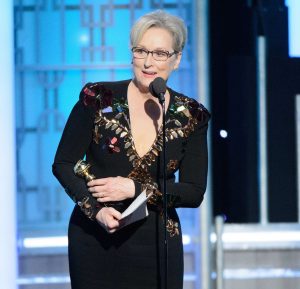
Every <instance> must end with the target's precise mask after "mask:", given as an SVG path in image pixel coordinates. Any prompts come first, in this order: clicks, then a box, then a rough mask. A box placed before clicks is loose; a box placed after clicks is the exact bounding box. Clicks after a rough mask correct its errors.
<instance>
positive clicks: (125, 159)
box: [53, 80, 209, 289]
mask: <svg viewBox="0 0 300 289" xmlns="http://www.w3.org/2000/svg"><path fill="white" fill-rule="evenodd" d="M129 83H130V80H126V81H120V82H104V83H89V84H87V85H86V86H85V87H84V88H83V90H82V91H81V93H80V99H79V101H78V102H77V103H76V105H75V106H74V108H73V110H72V112H71V114H70V116H69V119H68V121H67V124H66V127H65V129H64V132H63V135H62V138H61V141H60V144H59V147H58V149H57V153H56V156H55V161H54V164H53V173H54V175H55V176H56V177H57V178H58V180H59V181H60V183H61V184H62V186H63V187H64V188H65V190H66V192H67V193H68V194H69V196H70V197H71V198H72V199H73V200H74V202H76V205H75V208H74V210H73V213H72V216H71V219H70V224H69V232H68V236H69V267H70V276H71V284H72V288H73V289H135V288H136V289H159V288H164V287H163V286H164V280H163V279H164V272H163V270H164V229H163V217H162V193H161V183H162V159H161V157H160V155H161V149H162V131H161V130H159V132H158V135H157V137H156V140H155V141H154V143H153V144H152V146H151V148H150V149H149V151H148V153H147V154H146V155H145V156H143V157H139V156H138V154H137V152H136V150H135V147H134V142H133V138H132V135H131V133H130V119H129V111H128V103H127V90H128V85H129ZM168 90H169V92H170V95H171V98H170V104H169V107H168V110H167V114H166V141H167V142H166V149H167V153H166V163H167V192H168V206H169V212H168V216H169V219H168V221H167V228H168V229H167V230H168V247H169V248H168V249H169V250H168V256H169V259H168V264H169V271H168V288H170V289H182V286H183V246H182V238H181V237H182V236H181V228H180V223H179V220H178V216H177V213H176V210H175V208H176V207H198V206H199V205H200V204H201V202H202V200H203V195H204V192H205V188H206V178H207V140H206V134H207V126H208V120H209V113H208V111H207V110H206V109H205V108H204V107H203V106H202V105H201V104H199V103H198V102H196V101H195V100H193V99H191V98H188V97H186V96H184V95H182V94H180V93H177V92H175V91H173V90H171V89H170V88H168ZM84 156H85V157H86V162H88V163H89V164H91V170H92V173H93V174H94V175H95V176H97V177H99V178H101V177H114V176H123V177H129V178H131V179H133V180H134V184H135V196H137V195H138V194H139V193H141V191H142V190H144V189H145V188H146V189H147V190H151V191H153V195H152V197H151V198H150V199H149V200H148V202H147V206H148V210H149V216H148V217H147V218H145V219H143V220H141V221H138V222H136V223H133V224H131V225H128V226H126V227H124V228H122V229H120V230H119V231H117V232H115V233H113V234H109V233H106V231H105V230H104V229H103V228H102V227H101V226H100V225H99V224H98V223H97V222H96V221H94V217H95V215H96V214H97V212H98V211H99V210H100V206H99V203H98V202H97V201H96V200H95V199H94V198H93V197H92V196H91V194H90V193H89V192H88V190H87V187H86V183H85V181H84V180H83V179H82V178H80V177H78V176H76V175H75V174H74V172H73V168H74V165H75V164H76V162H77V161H78V160H79V159H82V158H84ZM177 170H179V181H178V183H175V172H176V171H177ZM131 201H132V200H128V201H126V202H124V203H122V204H121V206H117V207H116V208H117V209H118V210H121V211H122V210H123V209H124V208H125V207H126V206H127V205H128V203H129V202H131ZM118 205H120V204H118Z"/></svg>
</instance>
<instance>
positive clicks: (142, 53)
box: [132, 48, 147, 58]
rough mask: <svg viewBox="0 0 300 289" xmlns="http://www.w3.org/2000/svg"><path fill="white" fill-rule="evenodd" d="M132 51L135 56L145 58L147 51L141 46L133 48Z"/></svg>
mask: <svg viewBox="0 0 300 289" xmlns="http://www.w3.org/2000/svg"><path fill="white" fill-rule="evenodd" d="M132 53H133V56H134V57H136V58H145V57H146V56H147V52H146V51H145V50H144V49H142V48H133V49H132Z"/></svg>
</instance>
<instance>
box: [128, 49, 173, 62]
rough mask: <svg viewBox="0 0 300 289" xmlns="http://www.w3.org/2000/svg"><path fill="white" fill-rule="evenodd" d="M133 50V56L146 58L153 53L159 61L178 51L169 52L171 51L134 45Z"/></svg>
mask: <svg viewBox="0 0 300 289" xmlns="http://www.w3.org/2000/svg"><path fill="white" fill-rule="evenodd" d="M131 51H132V54H133V57H135V58H139V59H143V58H146V57H147V56H148V54H149V53H151V54H152V57H153V59H155V60H157V61H166V60H168V59H169V58H170V57H171V56H173V55H175V54H177V53H178V51H173V52H169V51H165V50H153V51H149V50H147V49H145V48H141V47H133V48H132V49H131Z"/></svg>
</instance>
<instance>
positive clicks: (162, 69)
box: [133, 27, 181, 91]
mask: <svg viewBox="0 0 300 289" xmlns="http://www.w3.org/2000/svg"><path fill="white" fill-rule="evenodd" d="M137 47H138V48H142V49H143V50H146V51H168V52H169V53H172V52H174V49H173V38H172V35H171V34H170V33H169V32H168V31H167V30H165V29H163V28H158V27H152V28H149V29H148V30H147V31H146V32H145V33H144V35H143V37H142V38H141V40H140V42H139V43H138V44H137ZM180 60H181V52H180V53H177V54H174V55H172V56H171V57H169V58H168V59H167V60H166V61H159V60H155V59H154V58H153V55H152V54H151V53H148V55H147V56H146V57H145V58H136V57H134V56H133V73H134V80H135V83H136V84H137V86H138V88H139V89H140V90H141V91H148V88H149V84H150V83H151V82H152V81H153V80H154V79H155V78H156V77H162V78H163V79H164V80H166V81H167V79H168V77H169V75H170V74H171V72H172V71H173V70H174V69H177V68H178V65H179V63H180Z"/></svg>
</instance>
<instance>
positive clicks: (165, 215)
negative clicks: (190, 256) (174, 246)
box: [159, 93, 169, 289]
mask: <svg viewBox="0 0 300 289" xmlns="http://www.w3.org/2000/svg"><path fill="white" fill-rule="evenodd" d="M159 103H160V104H161V106H162V136H163V142H162V144H163V148H162V155H163V219H164V259H165V263H164V265H165V266H164V279H165V289H168V268H169V266H168V265H169V264H168V235H167V221H168V198H167V183H166V175H167V174H166V126H165V124H166V113H165V96H164V93H160V94H159Z"/></svg>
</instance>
